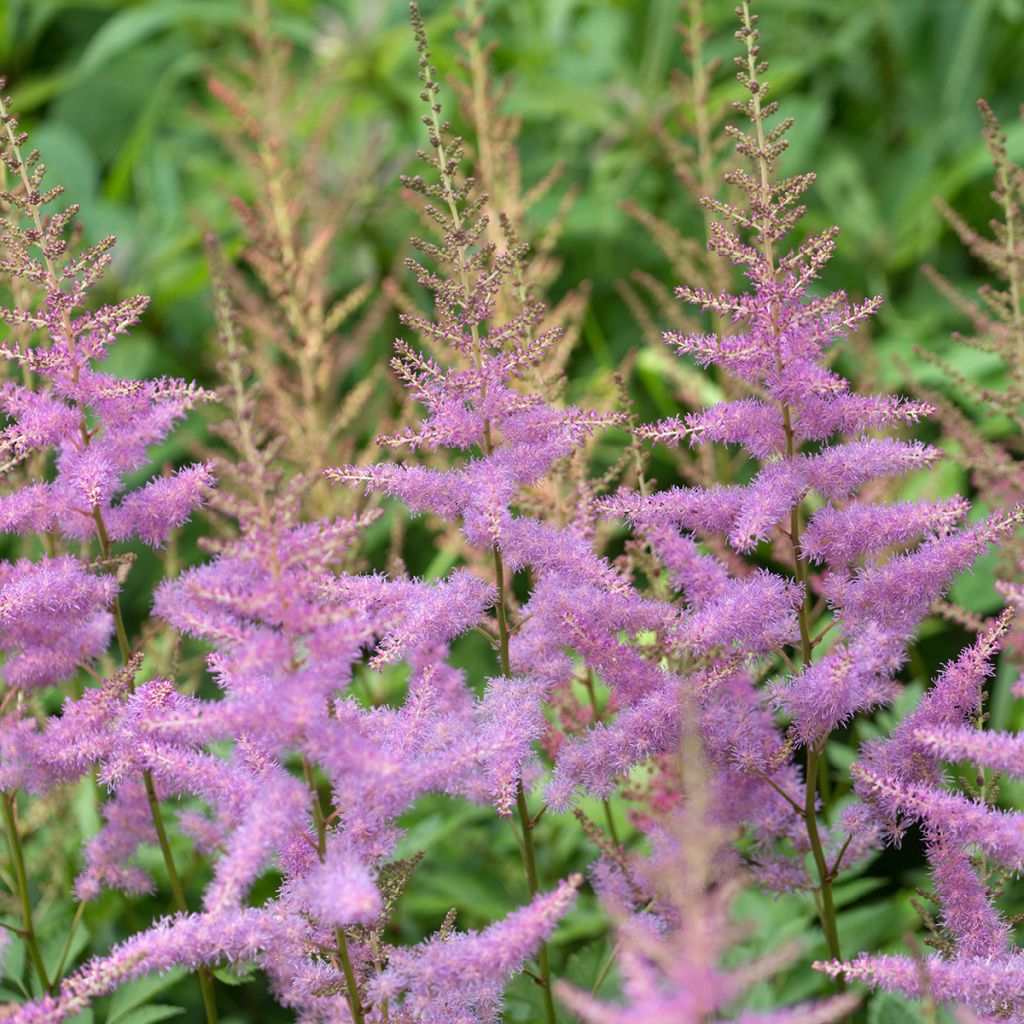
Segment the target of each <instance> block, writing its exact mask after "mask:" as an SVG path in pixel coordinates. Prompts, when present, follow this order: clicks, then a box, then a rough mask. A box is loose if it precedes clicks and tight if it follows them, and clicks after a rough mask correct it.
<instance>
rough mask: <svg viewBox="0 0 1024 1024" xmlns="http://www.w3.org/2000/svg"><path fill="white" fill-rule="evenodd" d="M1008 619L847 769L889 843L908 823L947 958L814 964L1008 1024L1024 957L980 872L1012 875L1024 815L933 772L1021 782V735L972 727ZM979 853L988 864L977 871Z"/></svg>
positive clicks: (1019, 862)
mask: <svg viewBox="0 0 1024 1024" xmlns="http://www.w3.org/2000/svg"><path fill="white" fill-rule="evenodd" d="M1010 621H1011V619H1010V614H1009V613H1004V614H1003V615H1002V616H1001V617H1000V618H999V619H998V620H997V621H996V622H995V623H994V624H993V625H991V626H989V627H988V628H987V629H986V630H985V631H984V632H983V633H982V635H981V636H980V637H979V638H978V640H977V642H976V643H975V644H973V645H972V646H971V647H969V648H967V649H966V650H965V651H964V652H963V653H962V654H961V655H960V657H959V658H957V659H956V660H955V661H954V662H952V663H950V664H949V665H948V666H946V668H945V670H944V671H943V672H942V674H941V675H940V676H939V677H938V678H937V679H936V680H935V682H934V684H933V685H932V687H931V688H930V689H929V690H928V691H927V692H926V693H925V694H924V696H923V697H922V698H921V700H920V702H919V703H918V705H917V707H916V708H915V709H914V710H913V711H912V712H910V714H908V715H907V716H906V717H905V718H904V719H903V720H902V721H901V722H900V724H899V725H898V726H897V727H896V729H895V730H894V731H893V733H892V735H891V736H890V737H888V738H887V739H885V740H879V741H875V742H873V743H871V744H869V745H868V746H867V747H866V748H865V749H864V750H863V755H862V758H861V760H860V761H859V762H858V764H857V765H855V766H854V769H853V777H854V780H855V785H856V787H857V789H858V791H859V793H860V794H861V796H862V798H863V799H864V801H865V803H866V804H867V805H868V806H869V807H870V808H872V810H873V812H874V814H875V815H876V816H877V818H878V820H879V821H880V823H882V824H883V825H884V827H885V828H886V829H887V830H888V831H889V833H890V834H892V835H894V836H897V837H898V836H899V835H900V834H901V833H902V831H903V830H904V829H905V828H907V827H908V826H909V825H910V824H915V823H916V824H918V825H919V826H920V828H921V830H922V831H923V833H924V836H925V840H926V844H927V852H928V862H929V866H930V868H931V874H932V883H933V886H934V889H935V894H936V897H937V899H938V902H939V905H940V908H941V918H940V924H941V928H942V933H943V937H944V939H945V942H944V944H943V945H944V946H945V948H946V949H948V955H945V956H943V955H941V954H933V955H931V956H929V957H927V958H926V959H925V960H924V961H923V962H922V961H920V960H919V959H914V958H911V957H908V956H872V955H869V954H862V955H861V956H859V957H858V958H857V959H855V960H853V961H851V962H845V963H843V962H839V961H832V962H829V963H822V964H818V965H816V966H818V967H819V969H821V970H823V971H825V972H826V973H829V974H832V975H840V974H842V975H844V976H845V977H847V978H851V979H858V980H863V981H865V982H866V983H867V984H869V985H871V986H873V987H877V988H883V989H888V990H890V991H896V992H902V993H904V994H905V995H908V996H911V997H915V998H926V997H931V998H933V999H935V1000H938V1001H941V1002H954V1003H961V1004H966V1005H967V1006H969V1007H971V1008H972V1009H973V1010H975V1011H977V1012H978V1013H981V1014H983V1015H986V1016H990V1015H991V1016H993V1017H1007V1016H1008V1017H1011V1018H1014V1019H1015V1018H1016V1017H1017V1016H1019V1015H1020V1013H1021V1012H1022V1009H1024V1005H1022V1002H1021V989H1020V984H1019V980H1018V979H1019V972H1020V970H1021V967H1022V965H1024V957H1022V955H1021V952H1020V950H1019V949H1018V948H1016V947H1015V946H1013V945H1012V944H1011V941H1010V923H1009V922H1008V921H1007V920H1006V919H1005V918H1004V917H1003V916H1002V914H1001V913H1000V912H999V910H998V909H997V908H996V906H995V905H994V902H993V897H992V893H991V888H990V885H991V878H990V877H989V875H988V872H990V871H991V868H992V866H993V865H1001V866H1002V867H1003V868H1005V869H1006V870H1007V871H1009V872H1013V873H1018V872H1019V871H1020V870H1021V867H1022V866H1024V842H1022V839H1021V836H1022V835H1024V816H1022V815H1021V814H1020V812H1017V811H1003V810H1000V809H998V808H996V807H994V806H991V804H990V803H989V802H987V801H986V800H985V799H984V794H983V793H982V794H977V795H968V794H964V793H959V792H955V791H953V790H951V789H950V788H949V787H948V786H947V784H946V771H945V769H944V763H953V764H956V763H958V762H962V761H969V762H971V763H973V764H974V765H976V766H977V767H978V768H979V769H980V770H982V771H985V772H991V773H1004V774H1006V775H1007V776H1010V777H1014V778H1020V777H1022V772H1024V743H1022V741H1021V737H1020V736H1018V735H1016V734H1007V733H1000V732H992V731H986V730H983V729H982V728H980V724H979V723H980V721H981V709H982V697H983V688H984V686H985V683H986V681H987V679H988V678H989V677H990V676H991V675H992V661H993V658H994V657H995V655H996V653H997V652H998V651H999V648H1000V646H1001V644H1002V641H1003V638H1004V636H1005V635H1006V633H1007V631H1008V629H1009V626H1010ZM978 853H980V854H981V857H982V858H984V859H985V860H987V861H988V862H989V866H988V868H987V869H986V871H984V872H983V871H981V870H980V869H979V857H978V856H977V855H976V854H978Z"/></svg>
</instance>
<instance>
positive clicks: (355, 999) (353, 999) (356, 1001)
mask: <svg viewBox="0 0 1024 1024" xmlns="http://www.w3.org/2000/svg"><path fill="white" fill-rule="evenodd" d="M302 774H303V776H305V779H306V785H307V786H308V787H309V792H310V795H311V797H312V805H313V822H314V823H315V825H316V850H317V855H318V856H319V858H320V862H321V863H323V860H324V857H325V856H326V854H327V818H326V817H325V816H324V809H323V807H322V806H321V805H320V793H319V791H318V790H317V788H316V777H315V776H314V775H313V766H312V765H311V764H310V763H309V760H308V759H307V758H306V757H303V758H302ZM334 939H335V944H336V945H337V950H338V963H339V964H341V973H342V974H344V976H345V989H346V993H345V1001H346V1002H347V1003H348V1008H349V1012H350V1013H351V1014H352V1020H353V1022H354V1024H365V1021H366V1016H365V1014H364V1012H363V999H362V996H361V995H360V993H359V981H358V979H357V978H356V972H355V970H354V969H353V967H352V957H351V956H349V952H348V942H347V941H346V940H345V930H344V929H343V928H335V929H334Z"/></svg>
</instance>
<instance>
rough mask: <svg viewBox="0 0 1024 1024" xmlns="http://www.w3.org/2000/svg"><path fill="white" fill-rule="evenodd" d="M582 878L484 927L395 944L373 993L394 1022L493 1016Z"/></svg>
mask: <svg viewBox="0 0 1024 1024" xmlns="http://www.w3.org/2000/svg"><path fill="white" fill-rule="evenodd" d="M580 881H581V879H580V877H579V876H578V875H574V876H572V877H571V878H568V879H566V880H565V881H564V882H561V883H560V884H559V885H558V887H557V888H555V889H553V890H552V891H551V892H548V893H543V894H541V895H538V896H535V897H534V899H533V901H532V902H531V903H530V904H529V905H528V906H525V907H522V908H520V909H519V910H516V911H514V912H513V913H512V914H510V915H509V916H508V917H506V918H504V919H503V920H501V921H498V922H496V923H495V924H492V925H490V926H488V927H487V928H485V929H484V930H483V931H481V932H476V933H473V932H466V933H462V934H457V933H451V932H450V931H447V932H445V933H442V934H440V935H437V936H434V937H433V938H431V939H428V940H427V941H425V942H423V943H421V944H420V945H418V946H414V947H412V948H409V949H400V950H399V949H396V950H393V951H392V953H391V956H390V957H389V959H388V966H387V968H386V969H385V970H384V972H383V973H382V974H381V975H380V976H379V977H378V978H377V979H376V981H375V982H374V984H373V989H372V991H373V995H374V996H375V998H376V999H377V1000H380V1001H384V1000H386V1001H387V1003H386V1005H387V1006H388V1015H389V1018H390V1019H391V1020H394V1021H396V1024H405V1022H409V1024H413V1022H416V1024H494V1022H496V1021H497V1020H498V1012H499V1010H500V1004H501V996H502V992H503V990H504V988H505V985H506V984H507V983H508V980H509V979H510V978H511V977H512V976H513V975H514V974H517V973H518V972H519V971H521V970H522V969H523V966H524V964H525V963H526V961H527V960H529V959H530V958H531V957H532V956H533V955H534V954H535V953H536V950H537V947H538V946H539V945H540V944H541V943H542V942H543V941H544V940H545V939H546V938H548V936H550V935H551V933H552V932H553V931H554V930H555V926H556V925H557V924H558V921H559V919H560V918H561V917H562V916H563V914H564V913H565V911H566V910H567V909H568V907H569V906H570V904H571V903H572V901H573V899H574V898H575V895H576V888H577V886H578V885H579V883H580Z"/></svg>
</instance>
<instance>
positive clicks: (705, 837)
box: [558, 707, 857, 1024]
mask: <svg viewBox="0 0 1024 1024" xmlns="http://www.w3.org/2000/svg"><path fill="white" fill-rule="evenodd" d="M685 710H686V711H687V712H689V714H687V715H686V718H685V720H684V721H685V722H688V723H690V726H691V727H692V726H693V725H695V724H696V722H697V721H698V719H699V716H698V715H696V714H694V713H693V712H694V709H693V708H692V707H690V708H686V709H685ZM702 748H703V743H702V741H701V739H700V737H699V736H697V735H696V734H695V733H694V732H692V729H691V731H689V732H688V731H687V726H686V725H685V724H684V727H683V732H682V736H681V739H680V743H679V746H678V749H677V750H676V751H675V752H674V753H673V754H672V755H671V761H672V762H673V764H674V765H675V767H676V768H677V770H678V772H679V776H680V780H681V781H682V782H683V786H684V788H685V794H686V798H685V800H684V801H681V802H679V803H676V804H674V805H673V806H672V807H671V809H669V810H668V811H667V812H666V811H663V812H661V813H658V814H657V825H656V827H655V828H653V829H652V831H651V835H650V852H649V853H647V854H646V855H643V856H641V855H640V854H638V853H634V854H629V855H626V854H624V853H623V852H622V851H617V850H611V851H609V852H608V854H607V855H606V856H605V857H603V858H602V859H601V860H600V861H599V862H598V864H597V865H596V866H595V867H594V868H593V869H592V876H593V881H594V885H595V888H596V889H597V890H598V892H599V893H600V895H601V898H602V901H603V903H604V905H605V907H606V909H607V910H608V912H609V914H610V915H611V917H612V919H613V921H614V922H615V928H616V940H617V941H616V945H615V958H616V961H617V964H618V970H619V973H620V975H621V976H622V985H621V988H622V994H621V998H620V999H619V1000H617V1001H615V1002H611V1003H610V1002H608V1001H605V1000H602V999H598V998H596V997H595V995H594V994H593V993H589V992H584V991H581V990H580V989H577V988H574V987H572V986H570V985H567V984H564V983H563V984H560V985H559V988H558V993H559V996H560V998H561V999H562V1000H563V1001H564V1002H565V1004H566V1005H567V1006H568V1007H569V1008H570V1009H572V1010H573V1011H574V1012H575V1013H576V1014H577V1015H578V1017H579V1019H580V1020H582V1021H584V1022H585V1024H631V1022H633V1021H643V1022H644V1024H687V1022H693V1024H697V1022H701V1021H709V1020H719V1019H738V1020H740V1021H743V1022H744V1024H756V1022H758V1021H764V1022H768V1021H772V1022H775V1021H778V1022H779V1024H781V1022H784V1021H786V1022H791V1024H797V1022H806V1024H812V1022H821V1024H825V1022H829V1021H837V1020H840V1019H841V1018H843V1017H844V1016H845V1015H846V1014H847V1013H848V1012H849V1011H850V1010H851V1009H852V1008H853V1007H854V1006H855V1005H856V1002H857V1000H856V997H855V996H852V995H851V994H849V993H848V994H846V995H843V996H835V997H832V998H830V999H826V1000H824V1001H821V1002H818V1003H808V1004H800V1005H797V1006H791V1007H782V1008H777V1009H772V1010H769V1011H767V1012H763V1013H758V1012H754V1011H741V1012H740V1013H739V1015H738V1016H737V1017H735V1018H734V1017H733V1016H732V1014H731V1013H730V1009H731V1008H732V1007H734V1006H736V1005H737V1004H741V1002H742V1000H743V997H744V996H745V995H746V994H747V992H748V990H749V989H750V988H752V987H753V986H754V985H756V984H757V983H758V982H760V981H763V980H766V979H769V978H771V977H772V976H773V975H775V974H776V972H778V970H779V969H780V967H781V966H783V965H784V962H785V960H786V958H788V957H795V956H796V955H797V954H798V950H796V949H791V948H789V949H784V950H781V951H776V952H774V953H773V954H772V955H769V956H767V957H764V958H761V959H760V960H754V961H750V959H749V958H748V959H747V961H746V962H742V961H741V962H740V963H739V964H738V965H737V963H736V962H735V961H736V953H737V951H738V947H739V946H741V944H742V941H743V940H744V938H746V937H747V934H746V933H747V929H745V928H744V926H743V924H740V923H737V921H736V920H735V917H734V914H733V907H734V903H735V901H736V897H737V896H738V894H739V893H740V892H741V891H742V890H743V888H744V887H745V886H747V885H750V884H751V879H750V878H749V877H748V876H747V875H746V873H745V871H744V868H743V865H742V862H741V860H740V858H739V857H738V856H737V855H736V853H735V851H734V850H733V849H732V848H731V841H732V839H733V838H734V833H733V829H732V828H731V827H730V826H728V825H726V824H724V823H723V822H722V820H721V818H720V816H719V815H718V813H717V811H716V810H715V805H716V804H718V803H719V802H720V801H721V800H722V799H723V797H724V796H725V794H723V793H721V792H718V791H717V789H716V787H717V785H719V784H720V783H722V782H728V780H727V779H725V778H724V777H723V776H722V775H721V774H720V773H718V772H714V771H713V770H712V769H711V766H710V764H709V762H708V758H707V752H706V751H705V750H704V749H702ZM727 959H731V960H732V961H733V962H732V963H731V964H727V962H726V961H727Z"/></svg>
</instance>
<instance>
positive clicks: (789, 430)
mask: <svg viewBox="0 0 1024 1024" xmlns="http://www.w3.org/2000/svg"><path fill="white" fill-rule="evenodd" d="M741 10H742V17H743V26H744V29H745V30H746V37H745V44H746V48H747V68H746V70H747V76H748V78H749V80H750V82H751V83H752V88H751V90H750V114H751V117H750V120H751V123H752V124H753V127H754V131H755V134H756V137H757V169H758V172H759V177H760V192H761V195H760V201H761V206H762V209H763V210H764V211H765V212H764V215H763V216H764V221H763V223H762V224H761V226H760V230H759V235H760V238H759V242H760V245H761V249H762V252H763V254H764V258H765V262H766V264H767V268H768V272H769V275H770V276H771V277H772V278H773V279H774V277H775V272H776V265H775V252H774V246H773V241H772V224H771V219H770V216H769V214H768V212H767V211H769V210H770V209H771V200H772V186H771V167H770V164H769V159H768V149H767V145H766V139H765V132H764V114H763V111H762V106H761V98H762V95H763V94H764V88H763V84H762V83H761V82H760V81H759V72H758V59H757V54H756V53H755V45H756V37H755V36H754V34H753V33H754V21H753V19H752V17H751V14H750V3H749V0H742V8H741ZM777 318H778V312H777V310H776V309H775V307H774V304H773V305H772V309H771V320H772V326H773V328H774V330H775V333H776V336H778V320H777ZM776 360H777V362H778V367H779V370H780V371H781V370H782V369H783V362H782V352H781V346H780V348H779V349H778V350H777V351H776ZM780 412H781V414H782V422H783V429H784V431H785V437H786V456H787V458H793V457H794V455H795V454H796V443H795V438H794V433H793V421H792V414H791V412H790V408H789V404H788V403H787V402H780ZM800 518H801V517H800V504H799V502H798V503H797V504H796V505H795V506H794V507H793V509H792V511H791V513H790V530H789V539H790V543H791V545H792V551H793V575H794V577H795V578H796V581H797V582H798V583H800V584H802V585H803V588H804V600H803V602H802V603H801V605H800V609H799V612H798V619H799V623H800V655H801V662H802V668H803V670H804V671H805V672H806V671H807V669H808V668H809V667H810V664H811V658H812V655H813V652H814V643H813V642H812V639H811V625H810V601H809V594H808V589H809V588H808V585H807V583H808V575H809V574H808V567H807V563H806V562H805V560H804V557H803V552H802V550H801V545H800V533H801V522H800ZM824 746H825V740H822V741H821V742H820V743H818V744H816V745H815V746H813V747H808V749H807V767H806V775H805V777H804V787H805V792H804V806H803V819H804V826H805V828H806V830H807V838H808V840H809V842H810V845H811V854H812V856H813V858H814V864H815V870H816V874H817V876H818V891H819V893H820V902H818V913H819V918H820V920H821V929H822V931H823V932H824V935H825V942H826V944H827V946H828V950H829V955H830V956H831V957H832V958H833V959H836V960H840V959H842V957H841V955H840V947H839V930H838V926H837V924H836V909H835V900H834V898H833V893H832V882H833V880H834V875H833V873H832V871H831V870H830V869H829V866H828V863H827V861H826V859H825V853H824V849H823V848H822V843H821V834H820V832H819V829H818V817H817V807H816V804H817V798H818V777H819V773H822V774H825V766H824V764H823V760H822V753H823V751H824ZM837 864H838V862H837ZM836 988H837V989H838V990H839V991H843V989H844V988H845V982H844V981H843V979H842V978H841V977H839V978H837V979H836Z"/></svg>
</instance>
